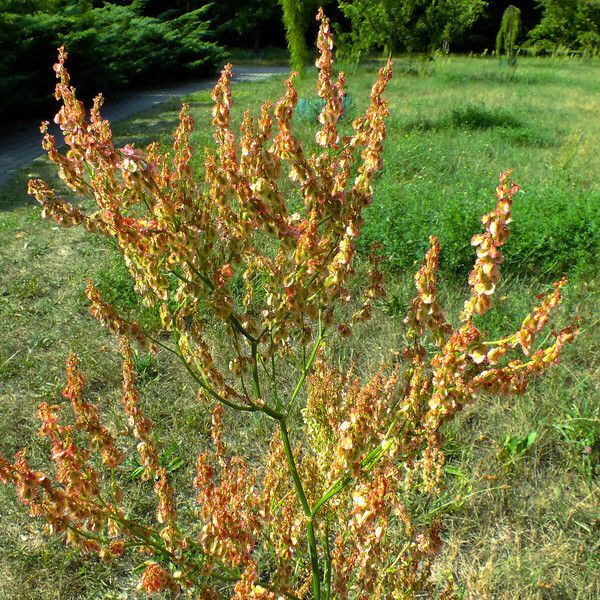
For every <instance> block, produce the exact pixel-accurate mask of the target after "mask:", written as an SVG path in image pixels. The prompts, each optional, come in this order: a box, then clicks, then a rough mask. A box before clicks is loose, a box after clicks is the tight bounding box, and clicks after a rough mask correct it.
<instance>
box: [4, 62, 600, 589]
mask: <svg viewBox="0 0 600 600" xmlns="http://www.w3.org/2000/svg"><path fill="white" fill-rule="evenodd" d="M314 75H315V74H314V71H309V73H308V74H307V75H306V76H305V78H304V79H303V80H302V81H300V83H299V86H298V87H299V89H300V96H301V97H302V98H306V99H312V98H314ZM374 78H375V68H374V67H373V68H371V67H368V66H366V67H363V68H361V69H359V70H358V71H356V72H353V70H352V69H350V71H349V72H348V79H349V81H350V85H349V93H350V98H351V103H350V108H349V111H348V112H349V115H348V117H347V118H346V119H345V123H346V126H347V127H349V123H350V121H351V119H352V117H353V116H354V115H358V114H359V113H360V112H361V111H362V110H363V109H364V107H365V106H366V104H367V99H368V91H369V88H370V85H371V83H372V81H373V79H374ZM75 83H76V82H75ZM281 84H282V77H279V76H275V77H272V78H271V79H269V80H267V81H263V82H257V83H251V84H242V85H240V86H237V87H235V88H234V100H235V108H234V112H236V115H237V121H238V122H239V121H240V120H241V114H242V112H243V110H246V109H250V110H252V111H254V112H255V113H256V112H257V111H258V105H257V99H266V98H270V99H271V100H275V99H276V98H277V97H278V95H279V94H280V93H281V90H282V85H281ZM386 95H387V97H388V98H389V99H390V104H391V113H392V114H391V117H390V119H389V129H388V140H387V148H386V151H385V156H384V160H385V167H384V171H383V172H382V174H381V175H380V177H379V179H378V181H377V182H376V185H375V190H376V191H375V200H374V203H373V205H372V206H371V207H370V208H369V210H368V211H367V221H366V224H365V227H364V230H363V233H364V239H363V242H362V244H363V245H362V248H363V250H364V249H365V248H366V247H367V244H368V243H370V242H371V241H373V240H375V239H377V240H379V241H381V243H382V244H383V247H384V250H385V252H386V255H387V257H388V261H387V278H388V289H389V294H388V297H387V299H386V301H385V302H383V303H382V304H381V305H380V306H379V308H378V312H377V314H376V316H375V318H374V320H373V322H372V323H371V324H370V325H369V327H368V329H366V330H365V331H363V332H361V333H360V335H356V336H355V337H354V338H353V339H352V340H351V342H350V344H351V345H352V347H351V350H352V352H353V356H354V358H355V360H356V361H357V362H358V364H359V367H360V368H361V369H366V368H367V367H369V366H372V365H373V364H375V363H377V362H378V361H379V360H381V359H382V358H384V357H385V356H386V353H387V352H388V350H389V348H395V347H398V345H399V343H400V341H401V339H402V332H403V324H402V319H403V316H404V314H405V312H406V309H407V306H408V304H409V302H410V299H411V295H412V273H413V272H414V270H415V269H416V266H417V265H418V263H419V262H420V260H421V259H422V257H423V254H424V252H425V249H426V247H427V239H428V236H429V235H431V234H436V235H438V236H439V238H440V241H441V245H442V253H443V259H442V265H443V272H444V274H445V276H446V280H445V284H444V286H443V293H444V296H445V297H446V300H447V302H448V305H449V306H451V307H452V308H453V310H454V312H453V313H451V314H454V315H456V313H457V310H458V309H459V307H460V305H461V299H462V298H464V294H465V290H466V289H467V285H466V275H467V273H468V270H469V265H470V264H471V263H472V261H473V255H474V253H473V250H472V248H471V247H470V245H469V239H470V236H471V235H472V233H474V232H475V231H477V230H478V229H479V227H480V224H479V217H480V216H481V215H482V214H483V213H484V212H487V211H489V210H490V208H491V207H492V206H493V204H494V194H493V190H494V188H495V186H496V183H497V177H498V174H499V173H500V172H501V171H503V170H506V169H507V168H513V169H514V179H515V180H516V181H517V182H518V183H519V184H520V185H521V187H522V193H520V194H519V195H518V196H517V197H516V199H515V200H516V201H515V206H514V223H513V224H512V226H511V236H510V238H509V241H508V243H507V246H506V247H505V250H506V263H505V270H504V274H505V277H504V279H503V283H502V287H501V289H500V290H499V292H498V294H497V295H496V298H497V308H495V309H494V310H493V311H491V313H490V315H489V317H488V318H487V321H486V327H487V328H488V329H489V330H490V331H491V332H492V333H494V332H498V333H500V332H508V331H510V330H512V329H515V328H516V327H518V325H520V322H521V319H522V318H523V316H524V315H525V314H526V313H527V312H528V311H529V310H530V307H531V305H532V304H533V302H534V294H535V293H538V292H542V291H547V290H548V289H549V284H550V283H551V281H553V280H554V279H556V278H558V277H560V276H562V275H565V274H566V275H568V276H569V277H570V279H571V283H570V285H569V287H568V290H567V292H566V299H565V302H564V304H563V307H562V308H561V310H560V311H559V316H558V321H559V322H560V324H561V325H564V324H566V322H567V320H568V318H569V316H568V315H569V314H573V313H574V312H578V314H579V315H580V316H581V317H582V333H581V335H580V336H579V338H578V339H577V341H576V343H575V344H573V346H572V347H570V348H568V350H567V352H566V353H565V357H564V360H563V361H562V363H561V364H560V365H559V366H557V367H555V368H554V369H553V370H552V371H551V373H550V374H549V375H548V376H547V377H545V378H543V380H541V381H540V382H539V383H538V384H536V385H534V386H532V387H531V388H530V390H529V391H528V392H527V393H526V394H525V395H524V396H522V397H519V398H486V397H482V398H480V399H479V401H478V402H476V403H475V404H473V405H472V406H471V407H469V408H468V409H466V410H465V411H464V412H463V413H462V414H461V416H460V417H459V418H458V419H457V420H456V421H455V422H453V423H452V426H451V427H449V428H447V430H446V432H445V433H446V437H447V441H446V447H445V451H446V454H447V456H448V465H447V472H446V480H447V482H446V483H447V489H446V491H445V492H444V496H443V498H442V500H441V502H440V506H439V512H440V515H444V516H443V521H444V523H445V528H444V538H445V540H446V545H445V548H444V551H443V553H442V555H441V556H440V557H439V560H438V562H437V566H436V573H438V574H439V576H440V577H442V576H445V575H446V574H447V573H448V572H451V573H452V575H453V576H454V578H455V580H456V582H457V587H458V589H459V590H460V591H461V593H462V594H463V597H465V598H472V599H490V600H491V599H517V598H523V599H530V598H532V599H536V598H539V599H548V600H549V599H578V600H583V599H586V600H587V599H589V600H592V599H596V598H598V597H600V561H599V558H598V557H599V555H600V544H599V542H598V540H599V538H600V536H599V533H600V510H599V508H598V507H599V506H600V503H599V500H600V498H599V496H600V494H599V492H600V489H599V486H598V483H599V479H598V478H599V476H600V468H599V466H598V458H599V457H600V421H599V419H600V310H598V309H599V306H600V263H599V260H598V257H599V256H600V180H599V179H598V175H597V174H598V172H600V119H599V118H598V116H599V115H600V63H597V62H584V61H579V60H550V59H547V60H546V59H520V61H519V64H518V66H517V68H516V69H514V70H513V69H510V68H507V67H500V66H499V65H498V63H497V62H496V61H494V60H491V59H475V58H447V59H446V58H442V59H439V60H435V61H429V62H427V61H418V60H409V59H402V58H401V59H399V60H397V61H396V67H395V76H394V78H393V80H392V82H391V83H390V86H389V88H388V92H387V94H386ZM189 100H190V104H191V106H192V115H193V117H194V119H195V120H196V123H197V130H196V132H195V134H194V137H193V141H194V142H195V144H196V148H197V149H198V152H197V155H196V157H195V162H196V166H197V167H198V171H199V173H201V169H202V163H203V155H202V148H203V147H204V146H206V145H209V144H210V143H211V129H210V127H209V126H208V123H209V122H210V110H211V106H212V104H211V101H210V94H209V93H208V92H200V93H198V94H194V95H192V96H191V97H190V99H189ZM177 112H178V106H176V105H165V106H162V107H160V108H157V109H155V110H153V111H150V112H148V113H144V114H143V115H140V116H139V117H136V118H133V119H131V120H129V121H127V122H124V123H120V124H118V125H117V126H115V128H114V130H115V133H116V136H117V138H118V139H119V140H122V142H123V144H124V143H126V142H136V144H138V145H143V144H145V143H147V142H149V141H150V140H152V139H155V138H156V137H158V138H159V140H161V141H163V142H166V143H168V141H169V139H170V135H171V133H170V132H171V131H172V129H173V128H174V125H175V123H176V118H177ZM305 112H306V113H310V110H307V111H305ZM297 125H298V128H299V131H300V134H301V136H302V137H303V138H304V139H306V140H308V141H309V142H308V143H309V144H310V143H311V142H310V140H311V139H312V132H313V130H314V123H313V122H312V120H311V115H310V114H305V115H304V117H302V116H299V117H298V119H297ZM52 173H53V170H52V168H51V167H50V165H49V164H48V163H47V162H46V161H45V160H38V161H36V162H35V163H33V164H32V165H30V166H29V167H27V168H26V169H24V170H23V171H22V172H21V173H20V174H19V175H18V176H16V177H14V178H13V179H12V180H11V181H10V182H9V183H7V184H6V185H4V186H2V187H0V273H2V275H1V277H0V452H2V453H3V454H4V455H7V456H12V455H13V454H14V452H16V451H17V450H18V449H20V448H21V447H23V446H25V445H27V446H29V448H30V450H29V457H30V460H31V462H32V463H34V464H39V463H40V462H41V461H43V460H45V459H44V453H45V452H46V450H47V447H46V445H45V444H44V443H41V442H38V441H37V440H35V439H34V438H35V434H36V428H37V421H36V419H35V410H36V408H37V405H38V404H39V403H41V402H42V401H44V400H48V401H51V400H54V401H55V400H56V399H57V398H58V397H59V394H60V389H61V388H62V386H63V385H64V361H65V358H66V356H67V354H68V353H69V352H70V351H75V352H77V353H78V355H79V356H80V359H81V363H82V367H83V370H84V372H85V373H86V374H87V378H88V393H89V395H90V397H91V398H94V399H95V398H98V399H99V405H100V407H101V409H102V410H103V412H105V413H107V414H110V415H112V418H113V419H114V421H115V423H116V424H117V428H118V429H119V428H122V427H121V426H122V425H123V424H124V417H123V415H122V413H120V411H119V390H120V387H119V386H120V371H119V360H118V359H117V355H116V353H115V352H114V351H113V349H114V342H113V340H112V339H111V338H110V337H109V336H108V335H107V334H106V332H105V330H103V329H101V328H100V326H99V325H98V324H97V323H96V322H95V321H94V320H93V319H92V318H91V316H89V314H88V311H87V301H86V299H85V297H84V294H83V290H84V287H85V279H86V278H87V277H91V278H92V279H93V280H94V281H95V282H96V283H97V285H98V287H99V288H100V290H101V291H102V292H103V294H104V296H105V298H106V299H108V300H109V301H111V302H113V303H114V304H115V306H117V307H118V308H119V309H120V310H121V311H122V312H123V313H126V314H133V315H136V317H137V318H138V319H140V320H141V321H142V322H143V323H145V324H146V325H147V326H149V327H152V326H153V323H156V319H157V316H156V314H155V312H154V311H152V310H149V309H144V308H143V307H141V306H140V305H139V304H138V302H137V299H136V296H135V294H134V292H133V289H132V285H131V283H130V281H129V278H128V274H127V271H126V269H125V267H124V266H123V265H122V263H121V260H120V258H119V256H118V255H117V253H116V251H115V249H114V248H113V247H112V246H111V245H110V244H108V243H106V242H105V241H103V240H100V239H96V238H93V237H91V236H90V235H88V234H87V233H85V232H84V231H82V230H80V229H63V228H59V227H57V226H55V225H54V223H53V222H44V221H42V220H41V218H40V209H39V208H38V207H37V206H36V205H35V204H34V202H33V201H32V200H31V199H30V198H28V197H27V196H26V193H25V189H26V181H27V179H28V177H30V176H36V177H42V178H44V179H46V180H47V181H55V179H56V178H55V177H54V175H53V174H52ZM82 202H86V201H82ZM290 202H294V198H293V197H292V198H290ZM137 362H138V367H139V369H140V370H141V372H142V376H141V382H142V385H141V387H142V390H143V392H144V400H145V406H146V410H147V413H148V415H149V416H150V417H151V418H152V419H153V420H154V421H155V423H156V428H157V431H158V432H159V433H160V434H161V436H162V438H163V448H169V449H170V450H171V455H170V460H173V459H174V458H177V459H181V461H179V460H177V468H176V469H175V470H174V472H173V478H174V480H175V484H176V489H178V490H180V493H181V500H182V501H183V500H187V502H188V503H189V504H190V505H191V503H192V498H193V488H192V484H191V482H192V478H193V475H192V473H193V470H194V460H195V455H196V454H197V453H198V451H199V450H201V449H203V448H204V447H205V446H206V444H207V439H208V431H209V421H210V417H209V416H208V415H207V412H206V409H205V408H204V407H203V406H201V405H199V404H198V403H197V402H196V401H195V400H194V390H195V387H194V385H193V383H194V382H193V381H191V380H190V379H188V377H187V376H186V374H185V372H183V369H182V367H180V366H179V365H175V364H173V363H172V361H171V360H170V357H169V356H166V355H165V354H164V353H159V355H158V357H157V358H156V359H155V360H154V359H150V358H148V357H146V356H144V355H140V356H139V357H138V359H137ZM235 418H236V419H237V417H235ZM532 432H535V433H536V434H537V436H536V437H535V441H533V442H532V443H531V444H530V445H529V446H528V445H527V441H526V440H527V436H528V435H529V434H532ZM533 437H534V436H533V435H530V437H529V440H530V441H531V440H532V439H533ZM32 440H33V441H32ZM236 441H237V444H238V445H239V447H240V448H246V449H247V448H251V449H252V448H255V449H256V450H255V451H258V448H260V447H261V445H263V444H265V443H267V441H268V437H267V436H266V432H265V428H264V426H263V425H262V424H261V422H260V420H252V419H250V420H248V421H247V426H246V427H244V428H243V430H242V433H241V434H240V436H238V437H237V438H236ZM251 452H252V450H251ZM124 469H125V471H126V473H127V472H130V473H131V472H133V470H134V469H135V464H134V463H133V462H132V463H131V464H126V465H125V467H124ZM128 485H129V487H130V492H131V494H132V495H133V497H134V499H135V503H134V505H133V507H132V510H135V511H139V512H142V511H144V510H145V509H147V507H148V506H149V494H148V491H147V489H146V487H145V486H144V485H143V484H142V483H141V482H139V481H136V480H135V479H134V480H132V481H131V482H130V483H129V484H128ZM0 531H2V534H1V535H0V599H4V598H7V599H12V598H17V597H18V598H20V599H31V600H38V599H39V600H46V599H48V600H49V599H61V600H63V599H65V600H66V599H88V598H89V599H91V598H94V599H96V598H103V599H107V600H108V599H120V598H133V597H134V596H135V593H134V592H133V591H132V586H131V580H130V577H129V573H130V568H131V567H134V566H135V565H136V564H137V563H136V560H135V557H133V558H132V559H130V560H131V563H130V564H126V563H122V562H116V563H115V564H113V565H104V564H102V563H101V562H100V561H99V560H98V559H96V558H92V559H86V558H85V557H82V556H81V555H80V554H79V553H77V552H75V551H72V550H70V549H66V548H65V546H64V545H63V544H62V543H61V542H60V541H57V540H51V541H47V540H46V538H44V537H43V536H42V535H41V534H40V533H39V529H38V524H36V523H34V522H33V521H31V520H30V519H29V518H28V517H27V516H26V514H25V510H24V509H23V507H22V506H21V505H20V504H18V503H17V501H16V497H15V494H14V493H13V491H12V490H10V489H7V488H5V487H4V486H0ZM143 560H144V558H141V559H140V560H139V561H138V562H142V561H143Z"/></svg>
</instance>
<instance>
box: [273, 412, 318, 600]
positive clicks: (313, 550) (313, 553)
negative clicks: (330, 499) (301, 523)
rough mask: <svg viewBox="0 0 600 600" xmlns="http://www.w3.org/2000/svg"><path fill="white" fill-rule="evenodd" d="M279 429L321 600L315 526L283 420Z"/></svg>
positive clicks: (314, 592)
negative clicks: (303, 518)
mask: <svg viewBox="0 0 600 600" xmlns="http://www.w3.org/2000/svg"><path fill="white" fill-rule="evenodd" d="M279 428H280V430H281V439H282V441H283V448H284V450H285V456H286V459H287V462H288V466H289V468H290V472H291V474H292V480H293V481H294V488H295V490H296V495H297V496H298V499H299V500H300V504H301V505H302V510H303V511H304V515H305V516H306V519H307V525H306V534H307V537H308V554H309V556H310V563H311V568H312V590H313V595H314V598H315V600H321V580H320V578H319V557H318V554H317V543H316V539H315V526H314V521H313V516H312V511H311V509H310V504H309V503H308V498H307V497H306V493H305V492H304V487H303V486H302V480H301V479H300V474H299V473H298V468H297V467H296V461H295V460H294V453H293V451H292V446H291V444H290V436H289V434H288V430H287V425H286V423H285V419H284V418H281V419H279Z"/></svg>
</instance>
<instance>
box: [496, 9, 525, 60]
mask: <svg viewBox="0 0 600 600" xmlns="http://www.w3.org/2000/svg"><path fill="white" fill-rule="evenodd" d="M520 30H521V11H520V9H518V8H517V7H516V6H514V5H513V4H510V5H509V6H507V7H506V10H505V11H504V14H503V15H502V22H501V23H500V29H499V30H498V36H497V37H496V54H498V55H500V54H501V53H502V52H503V51H504V54H505V55H506V56H507V58H508V59H509V60H510V59H512V57H513V56H514V54H515V47H516V43H517V38H518V37H519V32H520Z"/></svg>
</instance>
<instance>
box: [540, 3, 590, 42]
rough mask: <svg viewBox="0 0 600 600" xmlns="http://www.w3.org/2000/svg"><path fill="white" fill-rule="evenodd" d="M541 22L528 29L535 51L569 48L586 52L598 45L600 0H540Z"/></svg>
mask: <svg viewBox="0 0 600 600" xmlns="http://www.w3.org/2000/svg"><path fill="white" fill-rule="evenodd" d="M538 4H539V5H540V7H541V8H542V10H543V13H542V20H541V22H540V23H539V24H538V25H537V26H536V27H534V28H533V29H532V30H531V31H530V33H529V38H530V41H529V45H530V46H531V48H532V49H534V50H535V51H536V52H553V51H556V50H559V49H560V48H568V49H571V50H575V51H580V52H583V53H586V54H589V53H592V54H593V53H596V52H598V50H599V49H600V2H598V1H597V0H539V1H538Z"/></svg>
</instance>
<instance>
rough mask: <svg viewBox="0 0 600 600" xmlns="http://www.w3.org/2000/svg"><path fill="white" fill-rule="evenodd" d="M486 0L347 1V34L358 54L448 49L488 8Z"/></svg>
mask: <svg viewBox="0 0 600 600" xmlns="http://www.w3.org/2000/svg"><path fill="white" fill-rule="evenodd" d="M486 4H487V2H486V1H485V0H437V1H436V0H345V1H342V2H340V9H341V11H342V13H343V14H344V16H345V17H346V18H347V19H348V20H349V21H350V24H351V32H350V34H349V35H348V36H346V42H347V43H349V44H350V47H351V53H352V54H354V56H355V57H358V56H360V54H361V53H362V52H368V51H370V50H373V49H375V48H382V49H383V50H384V52H385V53H386V54H390V53H392V52H394V51H396V50H406V51H409V52H420V51H430V50H435V49H444V50H446V51H447V50H448V49H449V47H450V44H451V42H452V41H453V40H455V39H457V38H458V37H460V35H462V34H463V33H464V32H465V31H466V30H467V29H468V28H469V27H470V26H471V25H472V24H473V23H474V22H475V20H476V19H477V17H478V16H479V15H480V14H481V12H482V11H483V9H484V8H485V6H486Z"/></svg>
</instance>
